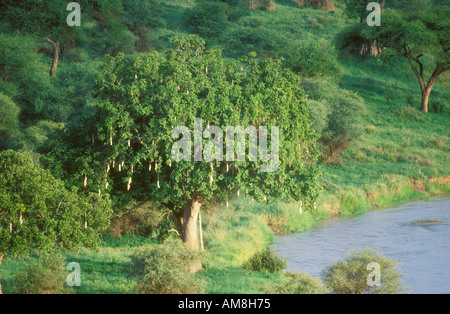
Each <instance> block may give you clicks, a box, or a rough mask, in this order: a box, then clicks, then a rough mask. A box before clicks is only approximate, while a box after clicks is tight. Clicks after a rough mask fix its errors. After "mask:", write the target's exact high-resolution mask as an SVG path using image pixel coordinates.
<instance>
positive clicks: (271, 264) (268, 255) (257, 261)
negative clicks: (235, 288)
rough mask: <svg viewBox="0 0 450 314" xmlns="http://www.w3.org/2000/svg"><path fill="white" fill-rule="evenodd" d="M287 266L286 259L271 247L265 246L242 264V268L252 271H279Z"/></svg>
mask: <svg viewBox="0 0 450 314" xmlns="http://www.w3.org/2000/svg"><path fill="white" fill-rule="evenodd" d="M286 266H287V261H286V259H284V258H280V257H279V256H278V254H277V253H276V252H275V251H273V250H272V249H271V248H265V249H264V250H262V251H260V252H256V253H255V254H254V255H253V256H252V257H250V259H249V260H248V261H247V262H245V263H244V265H242V268H244V269H247V270H250V271H259V272H264V271H267V272H269V273H278V272H280V271H282V270H284V269H285V268H286Z"/></svg>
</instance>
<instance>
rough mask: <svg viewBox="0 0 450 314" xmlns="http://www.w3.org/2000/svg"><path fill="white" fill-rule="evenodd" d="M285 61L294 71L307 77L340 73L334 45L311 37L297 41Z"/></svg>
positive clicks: (335, 75)
mask: <svg viewBox="0 0 450 314" xmlns="http://www.w3.org/2000/svg"><path fill="white" fill-rule="evenodd" d="M286 62H287V65H288V66H289V67H290V68H291V69H292V70H293V71H294V72H296V73H299V74H301V75H303V76H308V77H320V76H330V77H339V75H340V74H341V73H342V68H341V66H340V65H339V62H338V59H337V52H336V50H335V48H334V46H333V45H332V44H331V43H330V42H328V41H325V40H322V41H318V40H317V39H315V38H313V37H308V38H307V39H305V40H301V41H299V42H298V43H297V45H296V47H295V48H294V50H293V52H292V53H291V55H290V56H289V57H288V58H287V61H286Z"/></svg>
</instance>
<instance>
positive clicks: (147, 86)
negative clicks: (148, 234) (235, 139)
mask: <svg viewBox="0 0 450 314" xmlns="http://www.w3.org/2000/svg"><path fill="white" fill-rule="evenodd" d="M172 44H173V48H172V49H170V50H169V51H168V52H167V53H166V57H162V56H161V55H159V54H158V53H151V54H145V55H141V56H138V57H124V56H123V55H119V56H117V57H116V58H110V59H109V61H108V62H107V64H106V66H105V68H104V70H103V72H102V75H101V77H100V79H99V81H98V88H97V97H98V107H97V111H96V113H95V114H94V115H93V116H91V117H90V118H88V119H86V120H85V124H81V125H83V127H82V128H81V130H80V124H78V127H77V136H76V138H75V137H74V135H70V132H69V133H68V134H69V135H68V136H67V138H66V140H67V142H66V143H65V144H64V145H58V144H52V146H53V149H52V150H51V151H53V152H50V154H49V156H53V157H50V159H49V160H48V161H47V164H48V165H49V166H50V167H53V168H54V169H55V168H58V169H59V170H62V171H59V172H60V173H61V176H62V177H64V178H68V180H69V182H71V183H73V184H76V185H80V184H83V182H84V184H85V185H86V188H88V189H91V190H95V191H97V190H100V192H101V191H108V192H110V193H112V195H113V196H114V197H116V198H117V200H120V201H125V202H127V201H130V200H131V199H133V198H134V199H137V200H141V201H146V200H153V201H155V202H158V203H159V204H160V206H161V208H162V209H163V210H166V211H169V212H171V213H174V215H175V217H176V218H177V220H176V221H177V223H178V226H177V227H178V229H179V230H180V231H181V232H180V233H181V234H182V235H183V238H184V240H185V242H186V243H187V244H188V246H189V247H190V248H193V249H195V248H197V247H198V241H197V222H198V217H199V213H200V208H201V206H203V205H207V204H208V203H210V202H218V201H225V200H227V199H228V198H231V197H232V195H239V194H240V193H242V194H243V193H245V192H246V193H247V194H248V195H249V196H252V197H254V198H255V199H256V200H257V201H264V200H275V199H286V200H288V199H295V200H299V199H303V200H304V201H305V202H310V203H311V204H312V203H313V202H314V200H315V198H316V197H317V194H318V192H319V185H318V183H317V176H318V175H319V169H318V168H317V165H316V163H315V161H316V160H317V158H318V152H317V148H316V146H315V140H316V138H315V137H314V136H313V135H312V133H311V132H310V126H309V119H308V113H307V110H308V109H307V107H306V104H305V102H304V96H303V92H302V90H301V89H300V88H299V87H298V86H299V84H298V78H297V77H296V76H295V75H294V74H293V73H291V72H290V71H288V70H285V69H283V68H282V66H281V62H280V61H275V60H267V61H258V60H257V59H256V56H254V55H253V56H252V57H250V58H248V59H246V60H242V62H244V63H245V64H246V66H245V67H246V71H244V72H240V71H239V70H238V69H237V66H236V63H235V62H233V61H231V60H228V59H224V58H223V57H222V56H221V52H220V51H217V50H205V47H204V41H203V40H202V39H201V38H199V37H197V36H189V37H181V38H178V37H176V38H174V39H173V40H172ZM195 118H201V119H202V120H203V128H206V127H207V126H208V125H214V126H219V127H220V128H222V131H223V132H224V134H225V131H226V129H225V128H226V126H243V127H244V128H245V127H247V126H250V125H253V126H255V127H256V128H258V127H259V126H267V127H268V129H269V130H270V129H271V126H279V128H280V143H282V144H281V145H280V147H279V149H280V165H279V168H278V170H277V171H275V172H265V173H262V172H261V171H260V166H261V164H262V162H261V161H260V160H258V161H257V162H250V161H248V160H249V159H248V158H246V160H245V161H235V162H218V161H216V160H213V161H203V162H198V161H197V162H196V161H180V162H175V161H173V160H172V157H171V151H172V146H173V144H174V142H175V139H173V138H172V137H171V132H172V130H173V129H174V128H175V127H177V126H180V125H181V126H186V127H188V128H189V129H190V130H194V119H195ZM269 138H270V135H269ZM207 142H209V141H206V140H204V145H206V143H207ZM55 147H60V148H58V149H56V150H55ZM204 147H205V146H204ZM191 149H192V147H191V148H190V152H189V153H190V156H193V151H191ZM269 149H270V148H269ZM62 151H65V153H64V154H61V153H60V152H62ZM246 154H247V153H246ZM224 158H225V157H224ZM58 169H55V172H58Z"/></svg>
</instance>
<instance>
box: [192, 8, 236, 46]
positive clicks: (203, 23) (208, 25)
mask: <svg viewBox="0 0 450 314" xmlns="http://www.w3.org/2000/svg"><path fill="white" fill-rule="evenodd" d="M228 9H229V6H228V5H227V4H226V3H223V2H216V1H211V2H209V1H202V2H200V3H198V4H197V5H195V6H194V7H193V8H192V9H189V10H188V11H187V24H188V26H190V27H191V28H192V29H193V31H194V32H195V33H196V34H199V35H201V36H202V37H205V38H212V37H218V36H219V34H220V33H222V32H223V31H224V30H225V29H226V28H227V26H228V24H229V22H228V14H227V11H228Z"/></svg>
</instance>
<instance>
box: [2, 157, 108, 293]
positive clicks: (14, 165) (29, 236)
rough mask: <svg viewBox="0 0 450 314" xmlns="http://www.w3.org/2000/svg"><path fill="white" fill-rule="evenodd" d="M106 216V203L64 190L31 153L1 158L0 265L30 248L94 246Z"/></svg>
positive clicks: (106, 218)
mask: <svg viewBox="0 0 450 314" xmlns="http://www.w3.org/2000/svg"><path fill="white" fill-rule="evenodd" d="M108 217H109V203H108V200H107V198H99V197H97V196H96V195H92V194H90V195H87V196H83V195H79V194H77V193H76V192H75V191H74V190H73V191H68V190H67V189H66V188H65V187H64V184H63V182H61V181H60V180H57V179H55V178H54V177H53V176H52V175H51V174H50V172H49V171H48V170H43V169H41V168H39V167H38V166H36V165H34V164H33V161H32V159H31V157H30V155H29V154H26V153H16V152H13V151H11V150H7V151H3V152H1V153H0V263H1V261H2V259H3V256H4V255H5V254H8V255H11V256H21V255H24V254H27V253H29V252H30V251H31V250H33V249H36V250H38V251H50V250H74V249H77V248H78V247H80V246H82V245H86V246H90V247H95V246H96V245H97V244H98V242H99V232H101V231H103V230H104V229H105V228H106V227H107V225H108ZM0 292H1V285H0Z"/></svg>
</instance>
